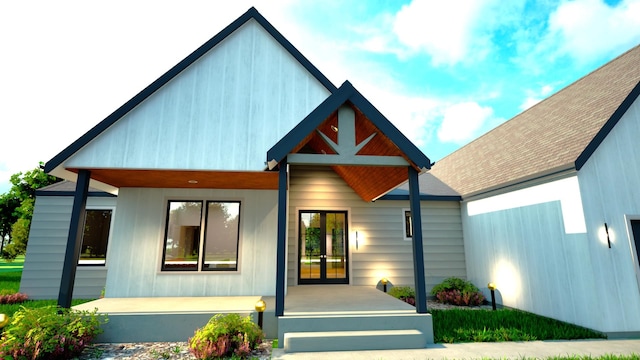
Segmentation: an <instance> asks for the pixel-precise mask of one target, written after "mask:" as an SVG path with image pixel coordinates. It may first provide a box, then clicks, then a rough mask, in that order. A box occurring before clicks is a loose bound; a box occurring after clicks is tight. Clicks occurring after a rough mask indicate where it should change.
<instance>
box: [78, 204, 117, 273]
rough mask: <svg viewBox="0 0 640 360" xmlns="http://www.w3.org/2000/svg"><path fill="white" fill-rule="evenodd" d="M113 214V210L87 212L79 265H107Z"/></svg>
mask: <svg viewBox="0 0 640 360" xmlns="http://www.w3.org/2000/svg"><path fill="white" fill-rule="evenodd" d="M111 213H112V210H86V213H85V220H84V232H83V234H82V247H81V250H80V251H81V252H80V260H79V261H78V265H99V266H100V265H102V266H104V264H105V263H106V261H107V242H108V241H109V229H110V228H111Z"/></svg>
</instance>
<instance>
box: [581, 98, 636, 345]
mask: <svg viewBox="0 0 640 360" xmlns="http://www.w3.org/2000/svg"><path fill="white" fill-rule="evenodd" d="M578 178H579V180H580V190H581V193H582V197H583V202H584V208H585V219H586V222H587V232H588V239H587V242H588V245H589V248H590V252H589V254H588V255H589V257H588V258H587V259H586V260H587V261H588V262H589V263H590V265H591V269H592V270H591V273H590V276H591V277H592V281H593V283H594V284H596V286H597V292H593V293H590V294H588V295H587V297H589V299H590V301H594V302H596V303H598V304H599V306H598V311H599V314H598V316H597V318H598V319H599V323H600V324H601V325H600V328H599V329H600V330H601V331H607V332H635V333H636V334H638V333H640V287H639V282H640V265H639V263H638V259H637V252H636V249H635V244H634V241H633V234H632V232H631V229H630V228H629V225H630V224H629V222H628V220H629V219H635V220H639V219H640V100H639V99H636V100H635V102H634V103H633V104H632V105H631V107H630V108H629V109H628V110H627V112H626V113H625V114H624V115H623V116H622V118H621V119H620V120H619V121H618V123H617V124H616V126H615V127H614V128H613V129H612V130H611V132H610V133H609V134H608V135H607V137H606V138H605V139H604V140H603V141H602V143H601V144H600V145H599V146H598V148H597V149H596V151H595V152H594V153H593V154H592V155H591V157H590V158H589V160H587V162H586V163H585V165H584V166H583V167H582V169H580V171H579V172H578ZM605 222H606V223H607V225H608V228H609V234H610V239H611V248H610V249H609V247H608V244H607V242H606V234H605V233H604V223H605Z"/></svg>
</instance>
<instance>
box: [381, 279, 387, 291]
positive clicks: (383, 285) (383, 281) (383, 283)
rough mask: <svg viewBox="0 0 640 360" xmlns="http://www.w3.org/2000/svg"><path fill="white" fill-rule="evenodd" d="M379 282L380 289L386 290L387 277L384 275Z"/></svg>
mask: <svg viewBox="0 0 640 360" xmlns="http://www.w3.org/2000/svg"><path fill="white" fill-rule="evenodd" d="M380 282H381V283H382V290H383V291H384V292H387V284H388V283H389V279H387V278H386V277H384V278H382V279H381V280H380Z"/></svg>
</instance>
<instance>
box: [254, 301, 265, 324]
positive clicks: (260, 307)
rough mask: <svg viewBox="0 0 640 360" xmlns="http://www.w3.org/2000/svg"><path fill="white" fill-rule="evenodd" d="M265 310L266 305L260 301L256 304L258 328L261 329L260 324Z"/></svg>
mask: <svg viewBox="0 0 640 360" xmlns="http://www.w3.org/2000/svg"><path fill="white" fill-rule="evenodd" d="M266 309H267V303H266V302H264V300H262V299H260V300H258V301H257V302H256V311H257V312H258V326H260V329H262V322H263V319H264V311H265V310H266Z"/></svg>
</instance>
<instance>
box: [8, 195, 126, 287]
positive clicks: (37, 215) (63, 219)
mask: <svg viewBox="0 0 640 360" xmlns="http://www.w3.org/2000/svg"><path fill="white" fill-rule="evenodd" d="M115 205H116V198H109V197H89V198H88V199H87V208H88V209H92V208H93V209H115ZM72 206H73V197H72V196H38V197H37V198H36V204H35V207H34V210H33V218H32V220H31V230H30V232H29V243H28V245H27V255H26V257H25V263H24V269H23V270H22V280H21V282H20V291H21V292H23V293H25V294H27V295H28V296H29V298H31V299H57V298H58V292H59V290H60V280H61V278H62V267H63V263H64V253H65V250H66V245H67V237H68V236H69V225H70V224H71V207H72ZM108 246H111V244H108ZM109 256H110V252H109V251H107V257H109ZM106 277H107V269H106V267H104V266H78V268H77V272H76V279H75V285H74V288H73V297H74V298H78V299H95V298H98V297H99V296H100V293H101V292H102V290H103V289H104V285H105V281H106Z"/></svg>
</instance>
